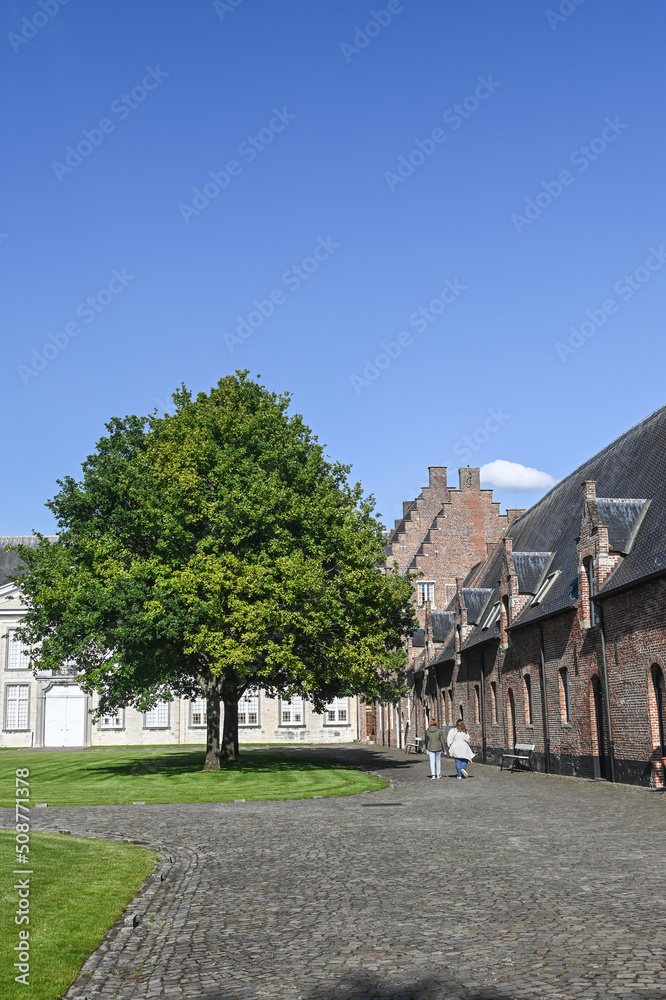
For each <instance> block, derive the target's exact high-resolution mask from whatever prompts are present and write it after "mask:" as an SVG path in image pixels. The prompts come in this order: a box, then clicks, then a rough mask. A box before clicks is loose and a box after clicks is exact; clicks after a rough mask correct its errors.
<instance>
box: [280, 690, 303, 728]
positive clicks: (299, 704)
mask: <svg viewBox="0 0 666 1000" xmlns="http://www.w3.org/2000/svg"><path fill="white" fill-rule="evenodd" d="M280 725H281V726H302V725H303V699H302V698H301V696H300V695H294V697H293V698H290V699H289V701H286V700H285V699H284V698H283V699H281V701H280Z"/></svg>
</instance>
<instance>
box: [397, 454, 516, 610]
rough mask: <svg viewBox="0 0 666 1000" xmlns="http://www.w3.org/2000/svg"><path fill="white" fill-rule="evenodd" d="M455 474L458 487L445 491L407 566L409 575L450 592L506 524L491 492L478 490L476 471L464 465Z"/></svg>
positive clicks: (481, 556) (499, 536)
mask: <svg viewBox="0 0 666 1000" xmlns="http://www.w3.org/2000/svg"><path fill="white" fill-rule="evenodd" d="M458 475H459V480H460V486H459V488H458V489H453V488H451V489H449V494H448V500H447V502H446V503H445V504H444V505H443V507H442V509H441V511H439V512H438V513H437V516H436V517H435V518H434V519H433V521H432V523H431V524H430V525H429V527H428V531H427V532H426V533H425V535H424V537H423V540H422V542H421V544H420V545H419V546H418V548H417V549H416V551H415V552H414V555H413V558H412V560H411V562H410V563H409V565H408V570H409V572H412V573H422V574H423V576H424V577H425V578H426V579H431V580H435V581H437V582H439V583H440V584H444V585H445V586H448V587H450V588H451V589H453V588H454V587H455V581H456V578H458V577H460V576H464V575H466V574H468V573H469V571H470V569H471V568H472V567H473V566H475V565H477V564H478V563H479V560H483V559H484V558H485V556H486V553H487V550H488V547H489V545H490V546H494V545H495V544H496V543H497V542H498V541H499V539H500V538H501V537H502V536H503V534H504V533H505V531H506V529H507V527H508V524H509V521H508V519H507V515H506V514H500V505H499V503H498V502H496V501H494V500H493V491H492V490H485V489H484V490H482V489H481V486H480V481H479V480H480V470H479V469H478V468H471V467H470V466H466V467H464V468H462V469H459V470H458ZM447 597H448V595H447Z"/></svg>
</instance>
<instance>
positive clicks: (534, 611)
mask: <svg viewBox="0 0 666 1000" xmlns="http://www.w3.org/2000/svg"><path fill="white" fill-rule="evenodd" d="M587 480H593V481H594V482H596V484H597V486H596V492H597V495H598V497H600V498H601V499H600V500H597V505H598V506H599V504H600V505H601V506H599V513H600V515H601V517H602V519H603V520H604V523H607V524H608V527H609V534H610V536H611V538H612V543H611V544H612V547H613V548H614V549H615V551H619V552H628V554H627V555H625V556H624V557H623V558H622V560H621V562H620V564H619V565H618V567H617V568H616V569H615V571H614V572H613V573H612V574H611V575H610V577H609V578H608V580H607V581H606V583H605V585H604V586H603V587H602V588H601V590H600V591H599V595H598V596H603V595H604V594H605V593H608V592H611V591H613V590H615V589H618V588H620V587H626V586H629V585H631V584H634V583H637V582H638V581H639V580H641V579H642V578H644V577H646V576H650V575H653V574H657V573H663V572H666V406H664V407H662V408H661V409H659V410H657V411H655V413H652V414H651V415H650V416H649V417H646V418H645V420H642V421H641V422H640V423H639V424H636V426H635V427H632V428H631V429H630V430H628V431H626V432H625V433H624V434H623V435H622V436H621V437H619V438H618V439H617V440H616V441H613V442H612V444H609V445H608V446H607V447H606V448H604V449H603V450H602V451H600V452H599V453H598V454H596V455H594V456H593V457H592V458H590V459H588V461H587V462H584V463H583V465H581V466H579V467H578V468H577V469H575V470H574V472H572V473H571V474H570V475H568V476H567V477H566V479H563V480H562V481H561V482H559V483H557V485H556V486H554V487H553V488H552V490H550V492H549V493H547V494H546V496H545V497H543V498H542V499H541V500H539V502H538V503H536V504H535V505H534V506H533V507H531V508H530V509H529V510H528V511H526V512H525V513H524V514H523V515H521V516H520V517H518V518H517V519H516V520H515V521H514V522H513V524H512V525H511V527H510V528H509V529H508V531H507V536H508V537H510V538H511V539H512V548H513V552H512V555H513V560H514V565H515V566H516V571H517V572H518V565H519V564H520V565H521V572H524V573H525V576H524V585H526V582H527V579H528V576H533V575H534V572H535V571H536V564H534V565H533V566H532V569H531V570H530V571H528V569H526V567H527V566H528V565H529V562H530V560H529V559H525V558H523V556H521V553H522V554H525V553H532V554H533V553H540V554H541V555H544V554H545V553H547V552H552V553H553V558H552V562H551V563H550V564H549V566H548V575H550V574H551V573H554V572H555V571H556V570H559V573H558V575H557V577H556V579H555V581H554V583H553V585H552V587H551V588H550V589H549V590H548V592H547V594H546V595H545V597H544V599H543V601H542V602H541V603H539V604H531V603H529V604H528V605H527V606H526V607H525V609H524V610H523V612H522V613H521V615H520V616H519V618H518V619H517V620H516V621H515V622H514V626H518V625H522V624H525V623H527V622H531V621H535V620H538V619H539V618H544V617H546V616H548V615H551V614H553V613H555V612H559V611H564V610H566V609H567V608H572V607H575V605H576V601H577V598H578V567H577V555H576V538H577V537H578V535H579V532H580V522H581V515H582V510H583V487H582V483H583V482H584V481H587ZM638 498H642V499H638ZM647 500H649V501H650V503H649V504H647V503H646V502H645V501H647ZM606 519H608V520H606ZM632 534H633V538H632ZM501 557H502V554H501V551H498V552H496V553H495V555H494V556H493V558H492V559H491V561H490V562H489V564H488V566H487V568H486V570H485V571H484V572H483V573H482V574H480V575H479V576H477V583H478V584H479V586H481V587H483V586H484V585H485V586H486V587H491V588H493V590H497V586H498V583H499V578H500V571H501ZM516 560H518V562H516ZM530 585H531V586H533V585H534V583H533V580H530ZM521 589H522V588H521ZM526 592H527V593H531V591H530V590H529V589H528V590H527V591H526ZM497 593H499V591H498V590H497ZM498 599H499V597H498V596H496V594H493V595H492V597H491V599H490V601H489V607H490V606H492V604H493V603H494V601H495V600H498ZM498 631H499V629H498V626H493V627H492V628H489V629H487V630H486V631H485V632H484V631H482V630H481V629H475V630H474V632H473V633H472V635H471V636H470V637H469V639H468V641H467V643H466V646H468V647H469V646H472V645H476V644H477V643H479V642H485V641H486V640H487V639H491V638H495V637H496V636H497V634H498Z"/></svg>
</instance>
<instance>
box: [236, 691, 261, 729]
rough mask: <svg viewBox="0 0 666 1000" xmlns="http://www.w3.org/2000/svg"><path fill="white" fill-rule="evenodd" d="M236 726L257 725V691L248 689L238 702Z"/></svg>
mask: <svg viewBox="0 0 666 1000" xmlns="http://www.w3.org/2000/svg"><path fill="white" fill-rule="evenodd" d="M238 725H239V726H258V725H259V690H258V688H250V689H249V690H248V691H246V692H245V694H244V695H243V696H242V698H241V699H240V701H239V702H238Z"/></svg>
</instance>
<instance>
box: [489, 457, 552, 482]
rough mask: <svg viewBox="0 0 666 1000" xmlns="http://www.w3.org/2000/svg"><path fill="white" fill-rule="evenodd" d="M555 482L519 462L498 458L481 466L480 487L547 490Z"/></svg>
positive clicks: (545, 474) (543, 473) (544, 473)
mask: <svg viewBox="0 0 666 1000" xmlns="http://www.w3.org/2000/svg"><path fill="white" fill-rule="evenodd" d="M556 482H557V480H556V479H554V478H553V477H552V476H551V475H550V473H549V472H539V470H538V469H532V468H531V467H530V466H528V465H521V464H520V462H507V461H505V460H504V459H503V458H498V459H497V460H496V461H494V462H488V464H487V465H482V466H481V485H482V486H496V487H498V488H500V489H505V490H548V489H550V487H551V486H554V485H555V483H556Z"/></svg>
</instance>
